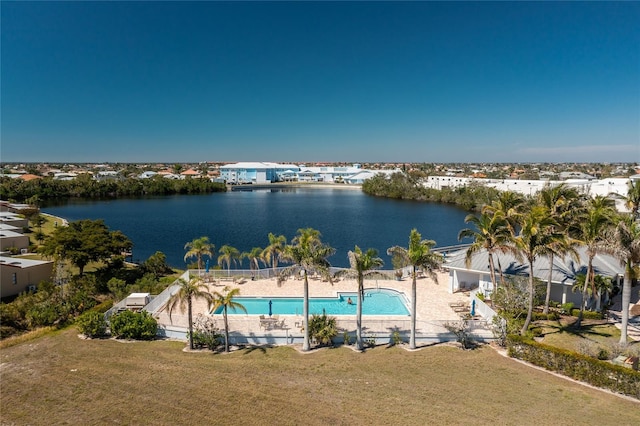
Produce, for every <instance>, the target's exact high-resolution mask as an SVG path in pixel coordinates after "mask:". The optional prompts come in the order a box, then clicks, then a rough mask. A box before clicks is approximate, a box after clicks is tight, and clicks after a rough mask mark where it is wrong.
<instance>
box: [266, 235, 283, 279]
mask: <svg viewBox="0 0 640 426" xmlns="http://www.w3.org/2000/svg"><path fill="white" fill-rule="evenodd" d="M286 244H287V238H286V237H285V236H284V235H278V236H275V235H274V234H272V233H271V232H269V245H268V246H267V247H265V249H264V250H263V251H262V258H263V259H264V261H265V263H266V264H268V265H271V267H272V268H273V271H274V272H275V270H276V268H277V267H278V260H280V258H281V256H282V254H283V253H284V247H285V245H286Z"/></svg>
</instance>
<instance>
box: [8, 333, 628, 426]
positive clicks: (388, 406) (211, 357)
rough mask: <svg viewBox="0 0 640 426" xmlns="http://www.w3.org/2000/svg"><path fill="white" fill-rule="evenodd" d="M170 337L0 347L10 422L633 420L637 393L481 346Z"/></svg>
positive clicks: (64, 336)
mask: <svg viewBox="0 0 640 426" xmlns="http://www.w3.org/2000/svg"><path fill="white" fill-rule="evenodd" d="M183 348H184V343H182V342H174V341H154V342H135V343H131V344H122V343H120V342H117V341H114V340H81V339H79V338H78V337H77V332H76V330H75V329H73V328H72V329H69V330H65V331H64V332H62V333H60V334H58V335H55V336H45V337H42V338H40V339H37V340H33V341H30V342H27V343H24V344H21V345H16V346H13V347H10V348H6V349H3V350H1V351H0V358H1V364H0V365H1V367H0V373H1V374H2V400H1V401H2V403H1V412H2V420H3V422H5V423H15V424H103V423H119V424H153V425H163V424H166V425H174V424H229V423H251V424H276V423H277V424H300V423H305V424H416V425H417V424H427V423H431V424H471V423H473V424H495V423H499V424H550V423H558V422H561V421H563V419H566V418H567V413H580V416H581V417H582V418H587V419H589V421H590V423H595V424H597V423H605V424H638V423H640V410H639V409H638V407H639V406H638V404H637V403H635V402H631V401H627V400H625V399H621V398H618V397H616V396H614V395H609V394H607V393H603V392H600V391H597V390H593V389H590V388H587V387H584V386H581V385H579V384H574V383H572V382H569V381H566V380H563V379H560V378H557V377H554V376H552V375H550V374H548V373H545V372H542V371H538V370H534V369H531V368H529V367H527V366H524V365H522V364H520V363H517V362H515V361H513V360H510V359H507V358H504V357H502V356H501V355H499V354H497V353H496V352H495V351H493V350H492V349H490V348H482V349H479V350H476V351H461V350H459V349H456V348H453V347H450V346H435V347H431V348H426V349H423V350H421V351H415V352H408V351H405V350H403V349H400V348H385V347H378V348H376V349H373V350H369V351H367V352H365V353H356V352H353V351H352V350H350V349H348V348H337V349H328V350H323V351H318V352H316V353H313V354H304V355H303V354H300V353H298V352H297V351H296V350H295V349H294V348H291V347H275V348H251V349H245V350H239V351H236V352H233V353H231V354H226V355H219V354H213V353H197V354H194V353H189V352H183V351H182V349H183Z"/></svg>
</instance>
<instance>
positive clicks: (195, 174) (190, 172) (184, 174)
mask: <svg viewBox="0 0 640 426" xmlns="http://www.w3.org/2000/svg"><path fill="white" fill-rule="evenodd" d="M180 176H182V177H183V178H185V177H187V176H189V177H192V178H196V177H200V176H201V175H200V172H197V171H195V170H193V169H189V170H185V171H184V172H182V173H180Z"/></svg>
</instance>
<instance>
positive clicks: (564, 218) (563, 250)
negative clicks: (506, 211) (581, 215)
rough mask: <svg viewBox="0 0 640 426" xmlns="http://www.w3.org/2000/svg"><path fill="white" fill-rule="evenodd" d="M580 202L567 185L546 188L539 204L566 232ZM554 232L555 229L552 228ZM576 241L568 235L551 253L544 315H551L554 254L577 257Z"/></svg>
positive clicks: (539, 199)
mask: <svg viewBox="0 0 640 426" xmlns="http://www.w3.org/2000/svg"><path fill="white" fill-rule="evenodd" d="M578 200H579V194H578V191H577V190H576V189H575V188H569V187H567V185H566V184H564V183H563V184H560V185H557V186H553V187H552V186H549V185H547V186H545V187H544V188H543V189H542V190H541V191H540V192H539V193H538V204H539V205H542V206H544V207H545V208H546V209H547V210H548V211H549V214H550V216H551V218H552V219H554V220H555V221H556V222H558V227H559V229H560V230H565V229H566V228H567V227H568V225H569V223H571V221H572V217H573V216H574V215H575V212H576V207H577V202H578ZM551 230H552V231H554V229H553V228H551ZM573 246H574V241H573V240H572V239H571V238H570V237H569V236H568V234H566V238H565V239H562V240H560V241H558V243H557V244H556V247H554V250H552V251H550V252H549V276H548V278H547V293H546V296H545V299H544V313H545V314H548V313H549V302H550V300H551V279H552V277H553V258H554V253H558V254H559V255H566V254H568V253H570V254H572V255H573V256H574V257H577V254H576V252H575V250H574V248H573Z"/></svg>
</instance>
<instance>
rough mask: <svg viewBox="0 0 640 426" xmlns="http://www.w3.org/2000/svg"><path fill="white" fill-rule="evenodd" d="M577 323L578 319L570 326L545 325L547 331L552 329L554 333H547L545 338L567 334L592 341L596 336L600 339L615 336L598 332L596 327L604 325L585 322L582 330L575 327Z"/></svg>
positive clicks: (558, 324) (560, 324)
mask: <svg viewBox="0 0 640 426" xmlns="http://www.w3.org/2000/svg"><path fill="white" fill-rule="evenodd" d="M576 321H577V318H576V320H574V321H573V322H571V323H568V324H562V323H560V322H558V323H557V324H544V327H545V328H546V329H552V330H553V331H548V332H545V333H544V334H543V336H547V335H549V334H556V333H567V334H569V335H572V336H577V337H580V338H583V339H587V340H593V339H591V337H595V336H600V337H612V336H613V334H611V333H609V332H606V331H603V330H598V329H597V328H596V327H600V326H602V325H603V324H584V322H583V324H582V326H581V327H580V328H577V327H576V326H575V323H576Z"/></svg>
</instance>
